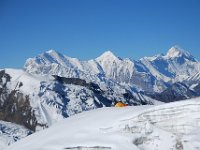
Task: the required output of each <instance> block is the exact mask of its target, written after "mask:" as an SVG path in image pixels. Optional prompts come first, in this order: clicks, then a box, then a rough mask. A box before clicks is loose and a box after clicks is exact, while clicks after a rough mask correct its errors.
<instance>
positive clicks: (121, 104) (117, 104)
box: [115, 102, 128, 107]
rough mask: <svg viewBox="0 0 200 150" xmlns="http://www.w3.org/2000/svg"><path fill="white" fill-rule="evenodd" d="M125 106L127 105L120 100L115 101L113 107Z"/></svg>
mask: <svg viewBox="0 0 200 150" xmlns="http://www.w3.org/2000/svg"><path fill="white" fill-rule="evenodd" d="M125 106H128V105H127V104H124V103H122V102H117V103H116V104H115V107H125Z"/></svg>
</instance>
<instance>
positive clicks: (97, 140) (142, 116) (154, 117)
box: [6, 98, 200, 150]
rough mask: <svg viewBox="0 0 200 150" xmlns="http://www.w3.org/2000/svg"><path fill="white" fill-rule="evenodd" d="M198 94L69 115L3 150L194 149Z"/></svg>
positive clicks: (199, 145) (198, 145) (199, 140)
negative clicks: (162, 101)
mask: <svg viewBox="0 0 200 150" xmlns="http://www.w3.org/2000/svg"><path fill="white" fill-rule="evenodd" d="M199 128H200V98H196V99H191V100H189V101H181V102H175V103H169V104H162V105H159V106H131V107H124V108H101V109H97V110H92V111H89V112H83V113H81V114H78V115H75V116H72V117H70V118H67V119H65V120H64V121H61V122H59V123H57V124H55V125H53V126H52V127H50V128H49V129H47V130H43V131H40V132H38V133H35V134H33V135H31V136H29V137H27V138H25V139H22V140H21V141H19V142H16V143H15V144H13V145H11V146H9V147H8V148H7V149H6V150H49V149H51V150H64V149H70V150H111V149H112V150H130V149H131V150H141V149H142V150H197V149H200V129H199Z"/></svg>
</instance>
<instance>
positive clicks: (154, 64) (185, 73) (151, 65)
mask: <svg viewBox="0 0 200 150" xmlns="http://www.w3.org/2000/svg"><path fill="white" fill-rule="evenodd" d="M24 68H25V70H26V71H27V72H29V73H32V74H42V75H45V74H55V75H59V76H63V77H75V78H82V79H85V80H87V81H90V82H95V83H97V84H99V85H101V86H102V87H103V86H104V87H110V86H111V85H113V86H114V85H115V84H116V83H117V84H120V85H123V86H125V87H126V88H127V89H134V90H135V89H137V90H138V91H145V92H151V93H154V92H162V91H164V90H165V89H166V88H168V87H169V86H170V85H172V84H173V83H175V82H182V81H184V80H186V79H189V78H190V77H192V76H194V77H195V75H196V76H198V75H197V73H199V72H200V63H199V62H198V61H197V60H196V59H195V58H194V57H193V56H192V55H191V54H189V53H188V52H186V51H184V50H183V49H181V48H180V47H178V46H174V47H172V48H170V49H169V51H168V52H167V54H166V55H156V56H153V57H144V58H142V59H140V60H139V61H134V60H131V59H128V58H125V59H122V58H119V57H117V56H115V55H114V54H113V53H112V52H111V51H107V52H105V53H103V54H102V55H101V56H99V57H98V58H96V59H93V60H89V61H80V60H78V59H76V58H70V57H68V56H65V55H62V54H60V53H58V52H56V51H53V50H50V51H47V52H45V53H43V54H40V55H38V56H37V57H34V58H30V59H28V60H27V61H26V63H25V65H24Z"/></svg>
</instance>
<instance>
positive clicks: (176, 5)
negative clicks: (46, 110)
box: [0, 0, 200, 68]
mask: <svg viewBox="0 0 200 150" xmlns="http://www.w3.org/2000/svg"><path fill="white" fill-rule="evenodd" d="M173 45H179V46H181V47H182V48H184V49H186V50H188V51H189V52H190V53H191V54H193V55H194V56H195V57H196V58H197V59H199V58H200V1H199V0H0V52H1V53H0V68H4V67H12V68H22V67H23V64H24V62H25V60H26V59H27V58H29V57H34V56H36V55H37V54H39V53H42V52H44V51H46V50H49V49H55V50H57V51H58V52H61V53H63V54H65V55H68V56H71V57H77V58H79V59H81V60H88V59H91V58H95V57H97V56H99V55H100V54H101V53H103V52H104V51H106V50H111V51H113V53H115V54H116V55H118V56H120V57H122V58H123V57H129V58H133V59H136V60H137V59H139V58H141V57H144V56H152V55H155V54H158V53H166V51H167V50H168V49H169V48H170V47H171V46H173Z"/></svg>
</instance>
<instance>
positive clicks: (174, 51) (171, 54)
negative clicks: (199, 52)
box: [166, 45, 191, 58]
mask: <svg viewBox="0 0 200 150" xmlns="http://www.w3.org/2000/svg"><path fill="white" fill-rule="evenodd" d="M166 56H167V57H168V58H175V57H180V56H186V57H190V56H191V54H190V53H188V52H187V51H185V50H184V49H182V48H181V47H179V46H178V45H175V46H172V47H171V48H170V49H169V51H168V52H167V54H166Z"/></svg>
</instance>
